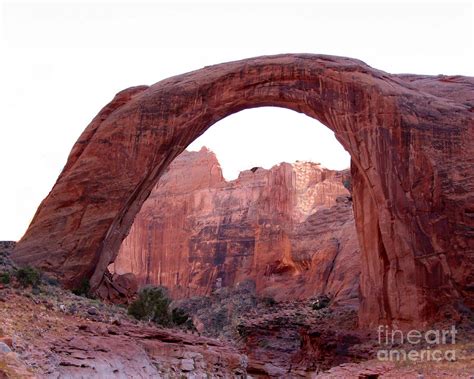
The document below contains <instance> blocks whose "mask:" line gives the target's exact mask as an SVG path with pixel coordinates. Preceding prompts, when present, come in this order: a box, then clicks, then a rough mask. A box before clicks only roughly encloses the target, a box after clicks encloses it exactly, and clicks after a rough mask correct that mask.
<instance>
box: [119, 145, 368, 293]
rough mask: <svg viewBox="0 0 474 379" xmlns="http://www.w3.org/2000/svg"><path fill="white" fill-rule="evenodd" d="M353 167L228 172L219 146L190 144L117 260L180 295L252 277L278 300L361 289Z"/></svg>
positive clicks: (124, 269) (148, 203)
mask: <svg viewBox="0 0 474 379" xmlns="http://www.w3.org/2000/svg"><path fill="white" fill-rule="evenodd" d="M347 180H349V175H348V173H347V172H337V171H331V170H327V169H324V168H322V167H321V166H320V165H318V164H314V163H308V162H297V163H295V164H288V163H282V164H280V165H278V166H275V167H273V168H272V169H270V170H266V169H263V168H253V169H252V170H248V171H244V172H242V173H241V174H240V175H239V177H238V178H237V179H236V180H233V181H229V182H227V181H225V179H224V178H223V176H222V171H221V168H220V165H219V162H218V161H217V159H216V156H215V155H214V153H212V152H210V151H209V150H207V149H205V148H203V149H202V150H201V151H199V152H184V153H183V154H181V155H180V156H179V157H178V158H177V159H176V160H175V161H174V162H173V163H172V164H171V166H170V168H169V170H168V171H167V173H166V174H165V175H164V176H163V177H162V178H161V179H160V181H159V183H158V185H157V186H156V187H155V189H154V190H153V192H152V194H151V195H150V197H149V198H148V200H147V201H146V202H145V204H144V205H143V207H142V209H141V211H140V213H139V214H138V215H137V217H136V219H135V222H134V224H133V227H132V229H131V230H130V233H129V235H128V237H127V238H126V239H125V240H124V242H123V243H122V246H121V249H120V253H119V255H118V257H117V259H116V261H115V263H114V265H113V266H112V267H111V269H112V270H114V271H115V272H117V273H119V274H123V273H127V272H133V273H135V274H136V276H137V278H138V280H139V283H140V284H141V285H144V284H156V285H163V286H166V287H168V288H169V289H170V292H171V294H172V296H173V297H175V298H182V297H189V296H195V295H207V294H209V293H210V292H211V291H212V290H213V289H214V288H216V287H219V286H234V285H236V284H237V283H239V282H241V281H243V280H246V279H251V280H254V281H255V282H256V289H257V293H258V294H261V295H268V296H273V297H275V298H276V299H278V300H285V299H294V298H303V297H309V296H313V295H317V294H321V293H332V294H333V295H335V296H336V298H337V299H338V300H339V301H345V300H348V299H355V298H356V297H357V295H358V280H359V273H360V257H359V248H358V243H357V237H356V231H355V226H354V219H353V214H352V205H351V201H350V194H349V192H348V191H347V189H346V188H345V187H344V184H343V182H344V181H347Z"/></svg>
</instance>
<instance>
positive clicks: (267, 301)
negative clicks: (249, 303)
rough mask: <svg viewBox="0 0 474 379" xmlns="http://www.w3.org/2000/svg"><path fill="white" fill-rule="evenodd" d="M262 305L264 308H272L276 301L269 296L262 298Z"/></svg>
mask: <svg viewBox="0 0 474 379" xmlns="http://www.w3.org/2000/svg"><path fill="white" fill-rule="evenodd" d="M262 303H263V304H264V305H265V306H266V307H274V306H275V305H276V304H277V302H276V300H275V299H274V298H273V297H271V296H265V297H264V298H262Z"/></svg>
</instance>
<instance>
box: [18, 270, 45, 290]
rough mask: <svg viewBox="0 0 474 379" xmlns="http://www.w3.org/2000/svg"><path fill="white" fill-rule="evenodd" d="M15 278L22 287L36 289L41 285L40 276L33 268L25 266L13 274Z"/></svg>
mask: <svg viewBox="0 0 474 379" xmlns="http://www.w3.org/2000/svg"><path fill="white" fill-rule="evenodd" d="M15 277H16V279H17V280H18V282H19V283H20V285H21V286H22V287H28V286H32V287H38V285H39V284H40V283H41V274H40V272H39V271H38V270H36V269H35V268H33V267H30V266H26V267H23V268H20V269H18V270H17V271H16V272H15Z"/></svg>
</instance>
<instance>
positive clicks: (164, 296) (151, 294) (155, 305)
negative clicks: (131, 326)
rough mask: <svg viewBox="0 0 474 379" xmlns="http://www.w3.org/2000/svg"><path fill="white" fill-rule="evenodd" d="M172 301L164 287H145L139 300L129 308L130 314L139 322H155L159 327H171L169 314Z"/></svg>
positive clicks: (139, 294) (139, 295) (140, 293)
mask: <svg viewBox="0 0 474 379" xmlns="http://www.w3.org/2000/svg"><path fill="white" fill-rule="evenodd" d="M170 303H171V300H170V298H169V296H168V293H167V291H166V288H164V287H151V286H150V287H145V288H143V289H142V290H140V292H139V293H138V298H137V300H135V301H134V302H132V303H131V304H130V306H129V307H128V314H129V315H131V316H133V317H135V318H136V319H138V320H145V321H153V322H155V323H157V324H159V325H163V326H166V325H170V324H171V322H172V319H171V315H170V312H169V305H170Z"/></svg>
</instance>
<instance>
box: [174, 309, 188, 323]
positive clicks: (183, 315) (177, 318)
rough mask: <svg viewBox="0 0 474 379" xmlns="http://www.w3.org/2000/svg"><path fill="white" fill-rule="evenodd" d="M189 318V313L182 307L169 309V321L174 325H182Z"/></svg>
mask: <svg viewBox="0 0 474 379" xmlns="http://www.w3.org/2000/svg"><path fill="white" fill-rule="evenodd" d="M189 320H190V318H189V314H188V313H187V312H186V311H185V310H184V309H182V308H173V310H172V311H171V321H172V322H173V324H175V325H184V324H186V323H187V322H188V321H189Z"/></svg>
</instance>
